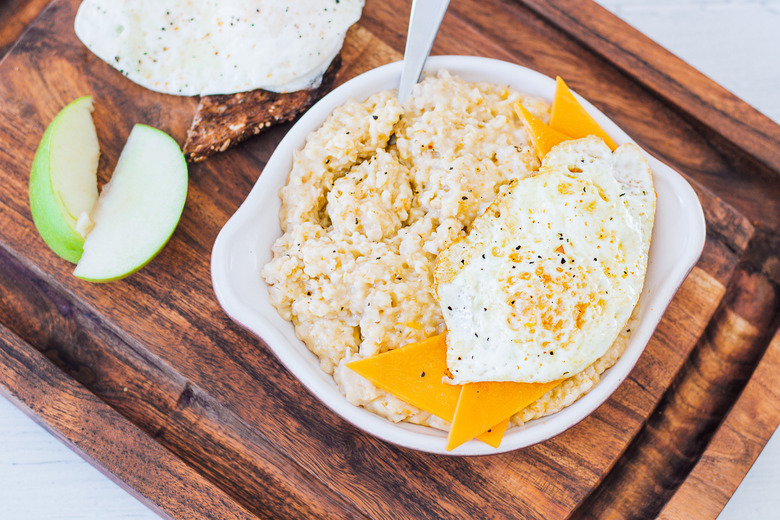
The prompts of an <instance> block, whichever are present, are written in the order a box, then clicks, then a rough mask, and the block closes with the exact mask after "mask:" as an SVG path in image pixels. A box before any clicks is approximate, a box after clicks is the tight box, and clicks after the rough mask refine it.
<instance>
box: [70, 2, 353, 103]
mask: <svg viewBox="0 0 780 520" xmlns="http://www.w3.org/2000/svg"><path fill="white" fill-rule="evenodd" d="M362 9H363V0H335V1H322V0H232V1H227V2H221V1H216V0H200V1H196V0H189V1H188V0H137V1H132V2H127V1H116V0H84V1H83V2H82V4H81V6H80V7H79V10H78V13H77V15H76V21H75V31H76V35H77V36H78V37H79V39H80V40H81V41H82V42H83V43H84V45H86V46H87V48H89V50H91V51H92V52H93V53H95V54H96V55H97V56H98V57H99V58H101V59H102V60H104V61H106V62H108V63H109V64H110V65H111V66H112V67H114V68H116V69H117V70H119V71H120V72H122V74H124V75H125V76H127V77H128V78H129V79H130V80H132V81H134V82H135V83H138V84H139V85H141V86H143V87H146V88H148V89H150V90H154V91H157V92H163V93H166V94H178V95H183V96H192V95H205V94H233V93H236V92H247V91H250V90H255V89H258V88H262V89H265V90H270V91H273V92H291V91H295V90H302V89H307V88H313V87H316V86H319V83H320V80H321V78H322V75H323V74H324V73H325V70H326V69H327V68H328V65H329V64H330V62H331V61H332V60H333V58H334V57H335V56H336V54H338V52H339V51H340V50H341V46H342V43H343V42H344V36H345V35H346V32H347V29H349V27H350V25H352V24H353V23H355V22H356V21H357V20H358V18H360V14H361V12H362Z"/></svg>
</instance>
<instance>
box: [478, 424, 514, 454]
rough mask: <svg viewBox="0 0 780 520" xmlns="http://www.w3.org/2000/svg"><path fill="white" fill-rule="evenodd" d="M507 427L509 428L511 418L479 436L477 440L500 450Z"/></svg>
mask: <svg viewBox="0 0 780 520" xmlns="http://www.w3.org/2000/svg"><path fill="white" fill-rule="evenodd" d="M507 426H509V417H507V418H506V419H504V420H503V421H501V422H500V423H498V424H496V425H495V426H493V427H492V428H490V429H489V430H488V431H486V432H483V433H481V434H479V435H478V436H477V439H479V440H481V441H482V442H484V443H485V444H488V445H490V446H492V447H494V448H498V447H499V446H501V441H502V440H503V439H504V433H505V432H506V428H507Z"/></svg>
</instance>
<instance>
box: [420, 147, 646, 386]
mask: <svg viewBox="0 0 780 520" xmlns="http://www.w3.org/2000/svg"><path fill="white" fill-rule="evenodd" d="M654 214H655V192H654V190H653V182H652V175H651V173H650V169H649V167H648V165H647V161H646V160H645V158H644V156H643V155H642V152H641V151H640V150H639V148H638V147H636V146H635V145H632V144H627V145H623V146H621V147H619V148H618V149H617V150H616V151H615V152H614V153H613V152H611V151H610V149H609V148H608V147H607V146H606V145H605V144H604V142H603V141H602V140H600V139H598V138H595V137H588V138H585V139H579V140H574V141H567V142H564V143H562V144H560V145H558V146H556V147H555V148H554V149H553V150H552V151H551V152H550V153H548V154H547V156H546V157H545V158H544V161H543V162H542V166H541V169H540V172H539V174H538V175H535V176H533V177H528V178H525V179H521V180H515V181H513V182H512V183H510V184H509V185H508V186H507V188H505V189H504V191H502V193H500V194H499V195H498V197H497V198H496V200H495V201H494V202H493V203H492V204H491V206H490V207H489V208H488V210H487V211H486V212H485V213H484V214H483V215H481V216H480V217H478V218H477V219H476V220H475V221H474V224H473V226H472V228H471V231H470V233H469V235H468V236H467V237H465V238H464V239H461V240H459V241H457V242H455V243H453V244H452V245H451V246H450V247H449V248H448V249H446V250H445V251H443V252H442V253H441V254H440V255H439V258H438V261H437V264H436V269H435V280H436V292H437V295H438V298H439V302H440V304H441V308H442V312H443V314H444V319H445V321H446V324H447V365H448V367H449V369H450V372H451V373H452V383H454V384H462V383H468V382H475V381H516V382H529V383H530V382H548V381H554V380H557V379H562V378H566V377H570V376H572V375H574V374H576V373H578V372H580V371H581V370H583V369H584V368H585V367H587V366H588V365H590V364H591V363H593V362H594V361H595V360H596V359H598V358H599V357H600V356H601V355H603V354H604V352H606V350H607V349H608V348H609V346H610V345H611V344H612V343H613V342H614V341H615V338H616V337H617V335H618V333H619V332H620V330H621V329H622V328H623V326H624V325H625V323H626V322H627V320H628V318H629V317H630V315H631V312H632V311H633V309H634V307H635V306H636V304H637V301H638V300H639V295H640V293H641V290H642V286H643V283H644V277H645V271H646V268H647V257H648V251H649V246H650V235H651V233H652V228H653V219H654Z"/></svg>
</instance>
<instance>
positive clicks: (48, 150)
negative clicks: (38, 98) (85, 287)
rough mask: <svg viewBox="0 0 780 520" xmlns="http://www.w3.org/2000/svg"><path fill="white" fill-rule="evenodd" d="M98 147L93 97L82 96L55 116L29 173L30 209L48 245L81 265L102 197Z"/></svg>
mask: <svg viewBox="0 0 780 520" xmlns="http://www.w3.org/2000/svg"><path fill="white" fill-rule="evenodd" d="M99 156H100V148H99V147H98V139H97V134H96V132H95V125H94V123H93V122H92V98H91V97H90V96H85V97H81V98H79V99H77V100H75V101H73V102H72V103H70V104H69V105H68V106H66V107H65V108H63V109H62V110H61V111H60V113H59V114H57V116H56V117H55V118H54V120H53V121H52V122H51V124H50V125H49V127H48V128H47V129H46V132H45V133H44V134H43V138H42V139H41V143H40V145H39V146H38V150H37V151H36V153H35V159H34V160H33V165H32V171H31V172H30V211H31V212H32V217H33V222H34V223H35V227H36V228H38V232H39V233H40V234H41V237H43V240H44V241H45V242H46V244H47V245H48V246H49V247H50V248H51V249H52V251H54V252H55V253H57V254H58V255H59V256H61V257H62V258H64V259H65V260H68V261H69V262H73V263H76V262H78V261H79V258H80V257H81V252H82V246H83V245H84V235H85V234H86V232H87V231H88V230H89V213H90V211H91V210H92V208H93V206H94V205H95V201H97V198H98V190H97V175H96V172H97V166H98V157H99Z"/></svg>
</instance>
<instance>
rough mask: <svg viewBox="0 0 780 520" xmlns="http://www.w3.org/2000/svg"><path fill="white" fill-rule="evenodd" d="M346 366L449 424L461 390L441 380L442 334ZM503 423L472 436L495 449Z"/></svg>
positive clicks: (444, 367)
mask: <svg viewBox="0 0 780 520" xmlns="http://www.w3.org/2000/svg"><path fill="white" fill-rule="evenodd" d="M347 366H348V367H349V368H350V369H352V370H354V371H355V372H357V373H358V374H360V375H361V376H363V377H365V378H366V379H368V380H369V381H371V382H372V383H374V384H375V385H376V386H378V387H379V388H382V389H383V390H386V391H388V392H390V393H391V394H393V395H395V396H396V397H398V398H399V399H401V400H403V401H406V402H407V403H409V404H411V405H413V406H416V407H417V408H420V409H421V410H425V411H426V412H428V413H432V414H433V415H435V416H437V417H440V418H442V419H444V420H445V421H449V422H452V420H453V418H454V417H455V409H456V408H457V405H458V399H459V398H460V392H461V386H460V385H449V384H447V383H445V382H444V381H443V380H442V379H443V378H444V377H445V375H447V374H448V370H447V343H446V338H445V334H444V333H442V334H439V335H438V336H433V337H431V338H428V339H426V340H423V341H420V342H418V343H410V344H408V345H404V346H403V347H401V348H397V349H394V350H390V351H388V352H385V353H383V354H379V355H377V356H372V357H370V358H365V359H359V360H357V361H352V362H351V363H348V364H347ZM503 419H506V418H505V417H501V418H499V419H498V420H496V421H494V422H493V423H492V424H489V425H487V426H486V427H485V428H484V429H483V430H482V431H481V432H477V434H476V435H475V436H476V437H477V438H478V439H479V440H481V441H483V442H485V443H487V444H489V445H490V446H493V447H494V448H497V447H498V446H499V444H501V439H502V438H503V436H504V431H506V427H507V424H508V420H503ZM488 429H490V431H487V430H488ZM472 438H473V437H472Z"/></svg>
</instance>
